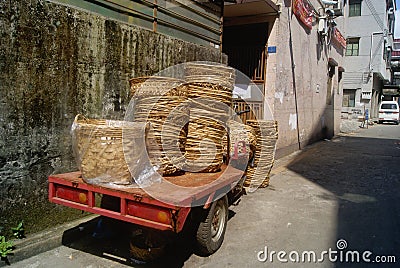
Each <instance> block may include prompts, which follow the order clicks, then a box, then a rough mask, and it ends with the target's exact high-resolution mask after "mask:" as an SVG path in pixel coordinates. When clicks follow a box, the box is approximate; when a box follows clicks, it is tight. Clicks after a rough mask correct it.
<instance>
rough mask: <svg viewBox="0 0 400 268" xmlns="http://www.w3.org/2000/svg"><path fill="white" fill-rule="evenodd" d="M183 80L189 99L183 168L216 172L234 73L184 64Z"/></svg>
mask: <svg viewBox="0 0 400 268" xmlns="http://www.w3.org/2000/svg"><path fill="white" fill-rule="evenodd" d="M185 80H186V82H187V83H188V84H187V85H188V97H189V99H190V120H189V128H188V135H187V140H186V147H185V151H186V152H185V157H186V168H187V169H189V170H190V171H193V172H195V171H199V172H217V171H219V170H220V168H221V165H222V163H223V154H224V143H223V137H224V136H225V135H226V133H227V130H226V129H227V128H226V122H227V120H228V118H229V115H228V114H229V107H230V106H231V104H232V90H233V85H234V82H235V70H234V69H233V68H230V67H227V66H224V65H220V64H206V63H187V64H186V65H185Z"/></svg>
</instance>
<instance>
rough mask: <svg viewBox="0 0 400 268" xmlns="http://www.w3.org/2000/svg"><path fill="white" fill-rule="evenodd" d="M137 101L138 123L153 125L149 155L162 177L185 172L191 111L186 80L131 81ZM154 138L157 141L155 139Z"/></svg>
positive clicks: (135, 117) (163, 78) (135, 114)
mask: <svg viewBox="0 0 400 268" xmlns="http://www.w3.org/2000/svg"><path fill="white" fill-rule="evenodd" d="M130 84H131V95H132V96H133V97H134V98H135V99H136V102H135V106H134V110H133V113H134V121H135V122H150V126H151V129H150V131H149V144H148V147H147V152H148V154H149V159H150V162H151V164H152V165H153V166H158V172H159V173H160V174H162V175H174V174H177V173H179V172H181V171H182V168H183V165H184V160H185V159H184V156H183V152H184V150H185V143H186V136H187V122H188V121H189V108H188V103H187V97H188V90H187V86H186V84H185V83H184V81H182V80H179V79H174V78H168V77H157V76H154V77H151V78H148V77H140V78H134V79H131V80H130ZM151 137H153V138H154V140H152V139H151Z"/></svg>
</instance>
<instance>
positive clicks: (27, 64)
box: [0, 0, 220, 232]
mask: <svg viewBox="0 0 400 268" xmlns="http://www.w3.org/2000/svg"><path fill="white" fill-rule="evenodd" d="M219 59H220V53H219V51H218V50H217V49H211V48H206V47H202V46H198V45H194V44H191V43H188V42H184V41H181V40H178V39H174V38H171V37H167V36H163V35H160V34H154V33H152V32H150V31H147V30H143V29H140V28H137V27H134V26H131V25H126V24H122V23H119V22H115V21H112V20H107V19H106V18H104V17H100V16H96V15H94V14H90V13H85V12H82V11H78V10H75V9H72V8H69V7H65V6H61V5H57V4H52V3H48V2H46V1H39V0H38V1H34V0H29V1H28V0H26V1H1V2H0V103H1V105H0V148H1V149H0V207H1V208H0V226H3V227H5V229H4V230H5V232H7V230H8V227H9V226H12V225H16V224H17V223H18V221H20V220H24V221H25V224H26V229H27V232H33V231H37V230H40V229H43V228H45V227H46V226H51V225H54V224H56V223H58V222H62V221H65V220H67V219H71V218H74V217H77V216H79V215H80V212H78V211H73V210H68V209H65V208H62V207H59V206H53V205H51V204H49V202H48V201H47V176H48V175H50V174H52V173H55V172H66V171H72V170H76V165H75V161H74V159H73V157H72V153H71V138H70V133H69V131H70V126H71V123H72V121H73V119H74V116H75V115H76V114H77V113H82V114H85V115H86V116H89V117H100V118H108V119H122V118H123V115H124V111H125V107H126V105H127V104H128V103H129V98H128V93H129V83H128V79H129V78H131V77H134V76H144V75H152V74H153V73H155V72H157V71H159V70H161V69H163V68H166V67H168V66H171V65H174V64H177V63H181V62H186V61H192V60H209V61H219ZM43 215H46V217H43Z"/></svg>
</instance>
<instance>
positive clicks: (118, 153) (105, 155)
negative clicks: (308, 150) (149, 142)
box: [72, 115, 147, 185]
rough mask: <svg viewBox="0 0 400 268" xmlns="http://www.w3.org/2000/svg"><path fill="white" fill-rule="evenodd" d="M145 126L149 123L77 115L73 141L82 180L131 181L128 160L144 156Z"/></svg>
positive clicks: (97, 181)
mask: <svg viewBox="0 0 400 268" xmlns="http://www.w3.org/2000/svg"><path fill="white" fill-rule="evenodd" d="M146 128H147V125H146V124H140V123H133V122H126V121H114V120H97V119H87V118H85V117H84V116H82V115H77V116H76V117H75V121H74V124H73V126H72V135H73V139H72V140H73V148H74V151H75V153H76V155H77V160H78V165H79V167H80V170H81V171H82V177H83V179H84V180H85V181H86V182H88V183H114V184H120V185H128V184H131V183H132V182H133V180H132V176H131V173H130V167H129V165H128V163H139V162H140V159H141V157H144V153H145V150H146V148H145V140H144V137H145V135H144V133H145V132H146Z"/></svg>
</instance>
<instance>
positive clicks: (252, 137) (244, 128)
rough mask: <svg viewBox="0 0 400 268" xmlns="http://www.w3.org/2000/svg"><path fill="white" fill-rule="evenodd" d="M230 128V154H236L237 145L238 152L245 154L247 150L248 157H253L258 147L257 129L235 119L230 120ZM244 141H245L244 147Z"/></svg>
mask: <svg viewBox="0 0 400 268" xmlns="http://www.w3.org/2000/svg"><path fill="white" fill-rule="evenodd" d="M228 129H229V145H230V148H229V152H230V155H231V156H232V155H233V154H234V152H235V145H236V146H237V148H238V154H244V153H245V152H246V154H247V155H248V159H249V160H250V159H251V158H252V157H253V155H254V153H255V151H256V147H257V137H256V132H255V130H254V129H253V128H252V127H251V126H248V125H245V124H243V123H240V122H237V121H234V120H229V121H228ZM242 142H244V147H243V143H242Z"/></svg>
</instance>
